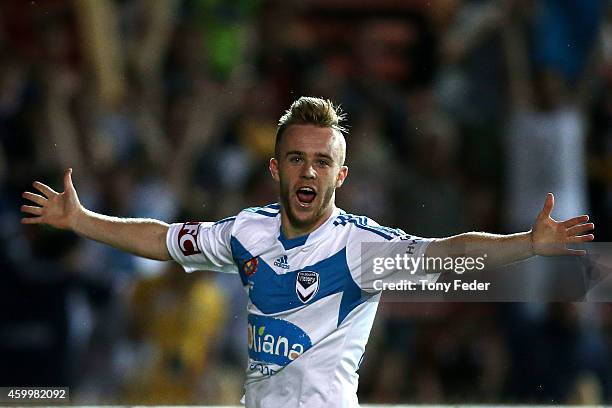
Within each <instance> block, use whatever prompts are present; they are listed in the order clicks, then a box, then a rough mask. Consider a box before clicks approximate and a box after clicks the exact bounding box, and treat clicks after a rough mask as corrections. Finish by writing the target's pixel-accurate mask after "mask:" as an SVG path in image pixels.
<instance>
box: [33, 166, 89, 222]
mask: <svg viewBox="0 0 612 408" xmlns="http://www.w3.org/2000/svg"><path fill="white" fill-rule="evenodd" d="M32 186H33V187H34V188H35V189H36V190H38V191H39V192H40V193H41V194H42V195H39V194H34V193H30V192H28V191H26V192H24V193H23V194H22V197H23V198H25V199H28V200H30V201H32V202H33V203H34V204H37V205H22V206H21V211H22V212H24V213H27V214H32V215H34V216H35V217H25V218H22V219H21V222H22V223H23V224H47V225H51V226H52V227H56V228H61V229H68V230H73V231H74V230H75V229H76V226H77V222H78V219H79V216H80V214H82V212H83V206H81V203H80V202H79V197H78V196H77V192H76V190H75V189H74V185H73V184H72V169H68V170H66V172H65V173H64V192H63V193H58V192H57V191H55V190H53V189H52V188H51V187H49V186H47V185H45V184H43V183H40V182H38V181H35V182H34V183H33V184H32Z"/></svg>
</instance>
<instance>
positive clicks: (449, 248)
mask: <svg viewBox="0 0 612 408" xmlns="http://www.w3.org/2000/svg"><path fill="white" fill-rule="evenodd" d="M553 207H554V196H553V195H552V193H548V195H547V196H546V201H545V202H544V208H543V209H542V211H541V212H540V213H539V214H538V217H537V218H536V221H535V223H534V225H533V228H532V229H531V230H530V231H527V232H520V233H517V234H510V235H496V234H489V233H484V232H467V233H464V234H460V235H455V236H452V237H448V238H441V239H436V240H435V241H433V242H432V243H431V244H429V246H428V248H427V251H426V253H425V256H426V257H441V258H444V257H449V256H450V257H474V258H476V257H481V256H484V255H485V254H486V265H487V266H488V267H491V266H501V265H506V264H509V263H512V262H516V261H521V260H523V259H527V258H530V257H532V256H534V255H543V256H558V255H573V256H576V255H585V254H586V251H585V250H579V249H571V248H569V247H568V245H569V244H576V243H581V242H588V241H592V240H593V239H594V238H595V237H594V235H593V234H585V233H587V232H589V231H591V230H592V229H594V228H595V225H594V224H593V223H588V222H587V221H588V220H589V216H588V215H580V216H577V217H574V218H570V219H568V220H565V221H556V220H554V219H553V218H551V216H550V215H551V213H552V210H553Z"/></svg>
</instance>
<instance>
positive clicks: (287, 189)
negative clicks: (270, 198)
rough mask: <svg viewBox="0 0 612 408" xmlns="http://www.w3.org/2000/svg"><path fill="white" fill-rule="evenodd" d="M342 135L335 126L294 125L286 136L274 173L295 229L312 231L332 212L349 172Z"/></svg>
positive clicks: (287, 130)
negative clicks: (345, 161)
mask: <svg viewBox="0 0 612 408" xmlns="http://www.w3.org/2000/svg"><path fill="white" fill-rule="evenodd" d="M345 149H346V148H345V143H344V138H343V136H342V135H340V134H339V132H338V131H335V130H333V129H332V128H323V127H318V126H314V125H291V126H289V127H288V128H287V129H286V130H285V133H284V134H283V136H282V140H281V143H280V146H279V152H278V156H279V157H276V158H273V159H272V160H270V172H271V173H272V177H273V178H274V180H276V181H277V182H279V184H280V200H281V205H282V208H283V210H284V212H285V217H286V220H284V221H285V222H286V221H288V222H289V224H290V226H291V227H292V228H293V229H296V230H299V231H300V232H310V231H312V230H313V229H315V228H316V227H318V226H319V225H321V224H322V223H323V222H324V221H325V220H326V219H327V218H328V217H329V216H330V215H331V213H332V211H333V205H334V198H335V190H336V188H337V187H340V186H341V185H342V183H343V182H344V179H345V178H346V176H347V174H348V168H347V167H346V166H343V165H342V161H343V159H344V154H345Z"/></svg>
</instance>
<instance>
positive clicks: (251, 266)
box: [242, 258, 259, 276]
mask: <svg viewBox="0 0 612 408" xmlns="http://www.w3.org/2000/svg"><path fill="white" fill-rule="evenodd" d="M257 265H259V260H258V259H257V258H251V259H249V260H248V261H246V262H245V263H244V265H243V266H242V271H243V272H244V274H245V275H246V276H251V275H253V274H254V273H255V272H257Z"/></svg>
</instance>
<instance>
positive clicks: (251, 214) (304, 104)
mask: <svg viewBox="0 0 612 408" xmlns="http://www.w3.org/2000/svg"><path fill="white" fill-rule="evenodd" d="M342 119H343V115H342V114H341V113H340V111H339V110H338V109H337V108H336V107H334V105H333V104H332V103H331V102H330V101H328V100H323V99H318V98H311V97H302V98H300V99H298V100H297V101H295V102H294V103H293V104H292V105H291V107H290V108H289V110H288V111H287V112H286V113H285V114H284V115H283V116H282V117H281V119H280V121H279V126H278V129H277V133H276V148H275V157H274V158H272V159H271V160H270V172H271V174H272V178H273V179H274V180H275V181H276V183H277V184H278V187H279V198H280V200H279V203H277V204H270V205H268V206H265V207H258V208H248V209H246V210H243V211H242V212H240V213H239V214H238V215H237V216H235V217H229V218H226V219H223V220H220V221H217V222H216V223H210V222H197V223H196V222H187V223H182V224H181V223H179V224H171V225H168V224H165V223H163V222H160V221H157V220H151V219H122V218H115V217H108V216H105V215H101V214H97V213H94V212H92V211H89V210H87V209H85V208H84V207H83V206H82V205H81V204H80V202H79V198H78V196H77V192H76V190H75V188H74V186H73V184H72V179H71V170H70V169H69V170H68V171H66V173H65V175H64V192H63V193H58V192H56V191H54V190H53V189H51V188H50V187H48V186H46V185H44V184H42V183H40V182H34V184H33V186H34V188H35V189H36V190H38V191H39V192H40V193H41V194H34V193H31V192H25V193H24V194H23V197H24V198H26V199H28V200H30V201H32V202H33V203H34V204H36V205H29V206H28V205H24V206H23V207H22V211H23V212H25V213H28V214H31V215H33V217H26V218H23V219H22V222H23V223H25V224H48V225H51V226H54V227H57V228H63V229H69V230H72V231H74V232H76V233H77V234H79V235H81V236H84V237H86V238H91V239H94V240H97V241H100V242H103V243H106V244H109V245H112V246H114V247H116V248H119V249H121V250H124V251H128V252H130V253H133V254H135V255H139V256H143V257H147V258H151V259H157V260H171V259H174V260H175V261H176V262H178V263H180V264H181V265H182V266H183V267H184V268H185V270H186V271H188V272H191V271H195V270H201V269H204V270H217V271H222V272H230V273H237V274H238V275H239V277H240V279H241V281H242V284H243V285H244V288H245V291H246V292H247V293H248V297H249V302H248V310H247V312H248V333H247V335H248V351H249V361H248V366H247V370H246V371H247V372H246V377H247V378H246V384H245V403H246V405H247V407H286V408H289V407H309V408H312V407H357V406H358V402H357V380H358V374H357V370H358V368H359V364H360V362H361V358H362V356H363V353H364V351H365V345H366V342H367V339H368V336H369V333H370V329H371V327H372V323H373V321H374V315H375V313H376V309H377V306H378V300H379V299H380V295H381V294H380V291H377V290H375V289H374V288H373V287H372V279H371V277H370V276H369V275H367V274H366V271H365V268H362V265H363V264H364V262H365V259H364V258H365V257H366V256H363V254H362V253H361V244H362V243H365V242H373V243H381V242H382V243H392V244H390V245H380V244H377V245H379V246H377V247H376V248H379V249H378V250H379V251H380V252H381V253H379V255H380V256H383V257H384V256H394V255H395V252H397V246H398V245H399V246H400V247H402V248H404V250H403V252H404V253H408V254H410V256H414V257H420V256H427V257H434V256H435V257H447V256H451V257H459V256H462V257H464V256H478V255H482V254H483V253H486V254H487V255H488V258H487V262H488V264H505V263H510V262H514V261H518V260H521V259H526V258H529V257H531V256H534V255H582V254H584V253H585V252H584V251H580V250H575V249H570V248H568V246H567V245H568V244H571V243H579V242H586V241H591V240H593V238H594V237H593V235H592V234H586V233H587V232H588V231H590V230H591V229H593V228H594V225H593V224H591V223H587V221H588V216H586V215H582V216H578V217H575V218H572V219H569V220H566V221H562V222H559V221H555V220H554V219H552V218H551V217H550V215H551V212H552V209H553V200H554V198H553V196H552V194H549V195H548V196H547V197H546V200H545V203H544V208H543V209H542V211H541V212H540V214H539V215H538V216H537V218H536V220H535V223H534V225H533V228H532V229H531V230H530V231H527V232H522V233H518V234H512V235H493V234H487V233H475V232H469V233H465V234H460V235H457V236H453V237H449V238H442V239H425V238H419V237H414V236H410V235H407V234H405V233H404V232H403V231H401V230H399V229H392V228H387V227H382V226H379V225H378V224H377V223H376V222H374V221H372V220H370V219H368V218H367V217H365V216H356V215H351V214H346V213H345V212H344V211H342V210H340V209H339V208H337V207H336V206H335V193H336V189H337V188H339V187H341V186H342V184H343V183H344V181H345V180H346V177H347V175H348V168H347V167H346V166H345V165H344V159H345V154H346V142H345V138H344V134H343V133H344V132H345V130H344V128H343V127H341V125H340V121H341V120H342ZM421 272H422V271H421ZM395 273H397V271H396V270H393V268H391V269H390V270H388V271H385V272H383V273H382V274H381V275H377V277H379V278H386V277H389V276H391V275H393V274H395ZM366 275H367V276H366ZM428 276H429V278H430V279H432V280H433V279H435V278H436V276H437V275H435V274H433V275H428Z"/></svg>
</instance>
